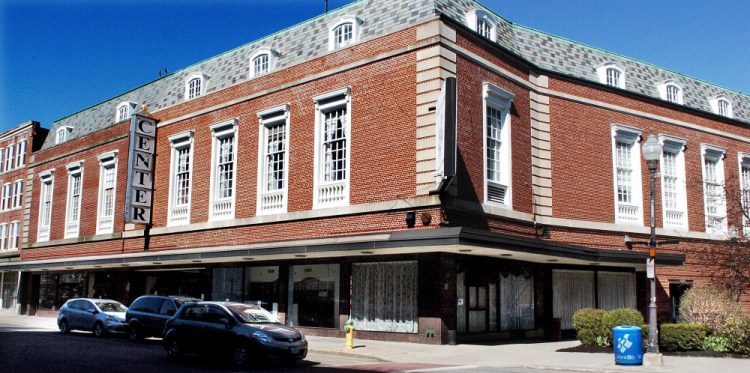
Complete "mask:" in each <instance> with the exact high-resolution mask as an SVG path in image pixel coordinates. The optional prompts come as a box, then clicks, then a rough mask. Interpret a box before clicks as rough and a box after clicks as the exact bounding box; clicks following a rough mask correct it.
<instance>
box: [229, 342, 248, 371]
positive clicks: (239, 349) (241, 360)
mask: <svg viewBox="0 0 750 373" xmlns="http://www.w3.org/2000/svg"><path fill="white" fill-rule="evenodd" d="M232 363H234V365H236V366H238V367H244V366H246V365H248V364H249V363H250V349H249V348H248V347H247V345H245V344H239V345H237V346H235V347H234V349H233V350H232Z"/></svg>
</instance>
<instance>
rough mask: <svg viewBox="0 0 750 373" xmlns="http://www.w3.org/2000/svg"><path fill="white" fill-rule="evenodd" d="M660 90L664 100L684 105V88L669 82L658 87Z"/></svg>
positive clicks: (671, 81)
mask: <svg viewBox="0 0 750 373" xmlns="http://www.w3.org/2000/svg"><path fill="white" fill-rule="evenodd" d="M657 89H658V90H659V96H660V97H661V98H662V100H667V101H669V102H674V103H675V104H683V103H684V102H683V96H682V87H680V86H679V85H677V83H675V82H674V81H673V80H667V81H665V82H664V83H662V84H659V85H658V86H657Z"/></svg>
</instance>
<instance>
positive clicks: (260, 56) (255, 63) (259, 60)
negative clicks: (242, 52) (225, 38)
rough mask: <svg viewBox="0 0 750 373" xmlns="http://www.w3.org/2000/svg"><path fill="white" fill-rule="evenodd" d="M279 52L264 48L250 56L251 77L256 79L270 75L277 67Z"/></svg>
mask: <svg viewBox="0 0 750 373" xmlns="http://www.w3.org/2000/svg"><path fill="white" fill-rule="evenodd" d="M276 56H278V52H276V51H275V50H273V49H267V48H262V49H259V50H258V51H257V52H255V53H254V54H253V55H252V56H250V77H251V78H255V77H258V76H261V75H264V74H268V73H269V72H271V71H273V69H274V68H275V67H276Z"/></svg>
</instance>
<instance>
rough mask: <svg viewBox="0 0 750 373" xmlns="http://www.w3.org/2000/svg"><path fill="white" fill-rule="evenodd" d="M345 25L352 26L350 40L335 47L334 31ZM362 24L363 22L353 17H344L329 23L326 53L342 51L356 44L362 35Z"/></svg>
mask: <svg viewBox="0 0 750 373" xmlns="http://www.w3.org/2000/svg"><path fill="white" fill-rule="evenodd" d="M345 23H351V24H352V39H351V40H350V41H349V42H347V43H345V44H343V45H336V36H335V32H334V31H335V30H336V28H337V27H339V26H341V25H343V24H345ZM363 23H364V22H363V21H362V20H361V19H359V18H358V17H356V16H353V15H345V16H342V17H340V18H337V19H336V20H335V21H333V22H331V23H329V24H328V51H329V52H330V51H333V50H336V49H343V48H346V47H349V46H351V45H353V44H356V43H358V42H359V39H360V36H361V34H362V24H363Z"/></svg>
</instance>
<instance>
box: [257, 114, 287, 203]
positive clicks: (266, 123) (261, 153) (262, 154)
mask: <svg viewBox="0 0 750 373" xmlns="http://www.w3.org/2000/svg"><path fill="white" fill-rule="evenodd" d="M289 121H290V115H289V104H284V105H279V106H276V107H272V108H270V109H266V110H262V111H259V112H258V124H259V131H258V133H259V134H260V136H258V189H257V190H258V193H257V201H256V204H255V206H256V210H257V211H256V213H255V214H256V215H267V214H278V213H284V212H287V203H288V198H289V130H290V129H289V127H290V123H289ZM279 123H283V125H284V133H285V134H284V185H283V187H282V188H281V190H280V191H275V192H272V193H271V192H266V190H265V189H266V185H267V180H266V177H267V176H268V173H267V172H266V165H267V164H266V156H267V153H266V150H267V149H268V146H267V143H266V141H267V139H268V134H267V132H266V131H267V129H268V128H270V127H273V126H276V125H279ZM279 193H280V194H281V201H280V203H279V206H278V207H277V208H264V206H265V205H266V204H265V203H264V202H263V201H264V199H266V198H271V197H270V196H269V195H270V194H274V195H276V197H274V199H277V198H278V194H279Z"/></svg>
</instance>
